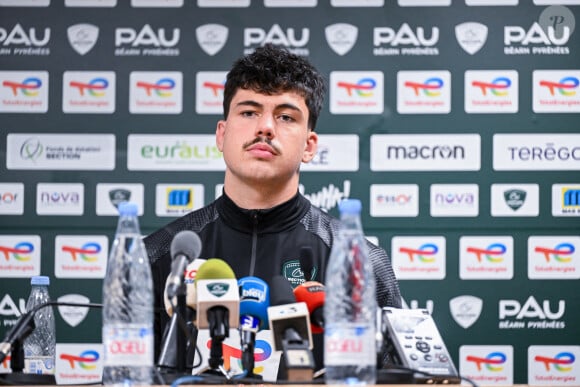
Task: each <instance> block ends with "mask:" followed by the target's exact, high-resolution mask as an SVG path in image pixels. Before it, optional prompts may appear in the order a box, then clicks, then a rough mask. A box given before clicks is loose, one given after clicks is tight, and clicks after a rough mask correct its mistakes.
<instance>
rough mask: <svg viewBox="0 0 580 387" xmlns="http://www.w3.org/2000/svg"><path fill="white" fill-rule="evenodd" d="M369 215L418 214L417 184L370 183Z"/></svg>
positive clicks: (404, 215)
mask: <svg viewBox="0 0 580 387" xmlns="http://www.w3.org/2000/svg"><path fill="white" fill-rule="evenodd" d="M370 203H371V208H370V215H371V216H373V217H393V216H396V217H399V216H402V217H415V216H419V186H418V185H417V184H371V187H370Z"/></svg>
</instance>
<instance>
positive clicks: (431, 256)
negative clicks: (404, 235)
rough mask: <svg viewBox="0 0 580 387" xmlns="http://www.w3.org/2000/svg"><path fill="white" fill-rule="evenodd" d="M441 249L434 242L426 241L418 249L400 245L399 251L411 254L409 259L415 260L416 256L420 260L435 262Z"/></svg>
mask: <svg viewBox="0 0 580 387" xmlns="http://www.w3.org/2000/svg"><path fill="white" fill-rule="evenodd" d="M438 251H439V248H438V247H437V245H436V244H434V243H425V244H423V245H421V246H420V247H419V248H418V249H414V248H411V247H399V252H400V253H403V254H408V255H409V260H410V261H411V262H414V260H415V256H416V257H417V259H418V260H419V261H420V262H424V263H432V262H435V254H437V252H438Z"/></svg>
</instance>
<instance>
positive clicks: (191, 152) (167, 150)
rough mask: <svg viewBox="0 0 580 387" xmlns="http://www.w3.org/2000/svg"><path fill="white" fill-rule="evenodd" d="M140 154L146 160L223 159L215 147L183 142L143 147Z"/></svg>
mask: <svg viewBox="0 0 580 387" xmlns="http://www.w3.org/2000/svg"><path fill="white" fill-rule="evenodd" d="M140 153H141V156H142V157H143V158H146V159H182V160H190V159H198V160H216V159H221V158H222V157H223V156H222V153H221V152H220V151H219V149H218V148H217V146H215V145H205V146H198V145H189V144H187V143H186V142H185V141H182V142H179V141H178V142H176V144H175V145H172V146H169V145H144V146H142V147H141V151H140Z"/></svg>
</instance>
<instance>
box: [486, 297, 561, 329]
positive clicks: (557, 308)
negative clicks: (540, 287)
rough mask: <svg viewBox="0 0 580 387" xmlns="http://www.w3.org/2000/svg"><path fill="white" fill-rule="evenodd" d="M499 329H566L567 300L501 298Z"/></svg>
mask: <svg viewBox="0 0 580 387" xmlns="http://www.w3.org/2000/svg"><path fill="white" fill-rule="evenodd" d="M498 306H499V307H498V310H499V322H498V327H499V329H565V328H566V321H565V320H563V319H562V317H564V314H565V312H566V300H562V299H560V300H550V299H543V300H542V299H540V301H538V300H537V299H536V298H535V297H534V296H529V297H528V299H527V300H526V301H524V302H523V304H522V302H520V301H519V300H514V299H509V300H508V299H506V300H499V305H498Z"/></svg>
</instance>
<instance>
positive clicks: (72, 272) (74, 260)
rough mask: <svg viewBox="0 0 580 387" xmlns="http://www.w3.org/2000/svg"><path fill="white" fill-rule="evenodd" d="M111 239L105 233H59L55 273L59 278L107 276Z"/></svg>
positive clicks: (56, 240)
mask: <svg viewBox="0 0 580 387" xmlns="http://www.w3.org/2000/svg"><path fill="white" fill-rule="evenodd" d="M108 247H109V239H108V238H107V237H106V236H105V235H81V236H77V235H57V236H56V238H55V240H54V275H55V276H56V277H57V278H105V273H106V270H107V258H108V256H109V248H108Z"/></svg>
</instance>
